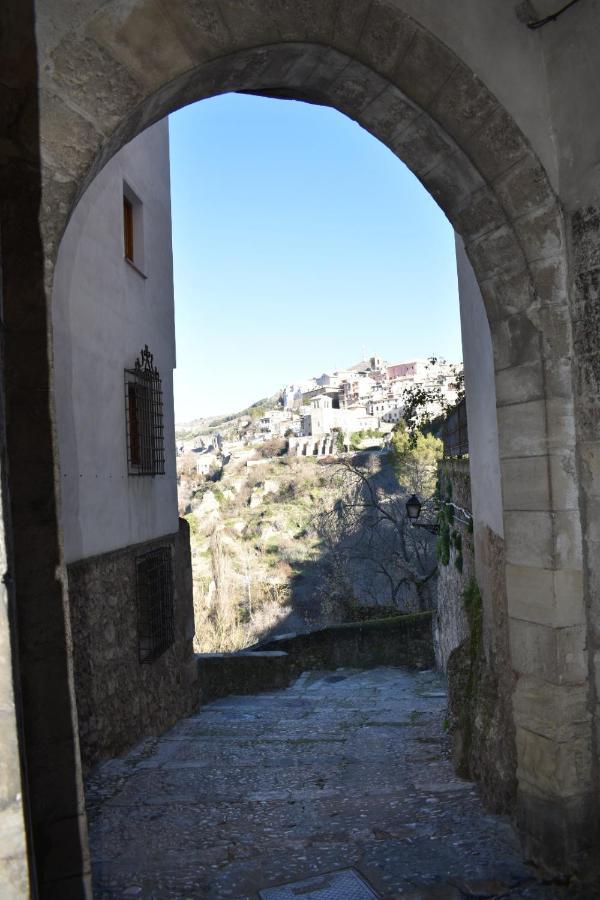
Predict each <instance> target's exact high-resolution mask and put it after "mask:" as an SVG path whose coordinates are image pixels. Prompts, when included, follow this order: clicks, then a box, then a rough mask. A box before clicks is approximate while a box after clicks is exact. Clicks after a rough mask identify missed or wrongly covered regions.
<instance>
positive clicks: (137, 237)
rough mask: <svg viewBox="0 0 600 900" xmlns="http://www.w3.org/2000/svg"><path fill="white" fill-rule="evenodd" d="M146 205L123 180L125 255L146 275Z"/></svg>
mask: <svg viewBox="0 0 600 900" xmlns="http://www.w3.org/2000/svg"><path fill="white" fill-rule="evenodd" d="M143 213H144V205H143V203H142V201H141V200H140V198H139V197H138V196H137V194H136V193H135V191H133V190H132V189H131V188H130V187H129V185H128V184H126V183H125V182H123V256H124V257H125V259H126V260H127V262H128V263H130V264H131V265H132V266H133V267H134V268H135V269H137V271H138V273H139V274H140V275H143V276H144V277H146V276H145V274H144V215H143Z"/></svg>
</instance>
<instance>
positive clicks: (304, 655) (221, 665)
mask: <svg viewBox="0 0 600 900" xmlns="http://www.w3.org/2000/svg"><path fill="white" fill-rule="evenodd" d="M196 659H197V661H198V673H199V683H200V697H201V699H202V702H203V703H208V702H210V701H211V700H214V699H216V698H217V697H225V696H227V695H228V694H254V693H258V692H259V691H270V690H271V691H272V690H276V689H278V688H282V687H286V686H287V685H288V684H290V683H291V682H292V681H293V680H294V679H295V678H297V677H298V676H299V675H300V674H301V673H302V672H306V671H309V670H312V669H316V670H318V669H337V668H342V667H346V666H349V667H350V668H364V669H370V668H374V667H376V666H402V667H406V668H410V669H429V668H431V667H432V665H433V661H434V655H433V647H432V641H431V613H430V612H424V613H410V614H409V615H404V616H394V617H392V618H388V619H377V620H372V621H370V622H348V623H347V624H345V625H338V626H335V627H328V628H320V629H319V630H317V631H311V632H307V633H304V634H291V635H282V636H281V638H274V639H273V640H269V641H262V642H261V643H259V644H257V645H256V646H255V647H254V648H253V649H250V650H244V651H241V652H239V653H201V654H198V655H197V656H196Z"/></svg>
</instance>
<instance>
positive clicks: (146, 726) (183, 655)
mask: <svg viewBox="0 0 600 900" xmlns="http://www.w3.org/2000/svg"><path fill="white" fill-rule="evenodd" d="M159 546H160V547H164V546H170V547H171V548H172V554H173V557H172V565H173V574H174V588H175V590H174V608H175V642H174V643H173V645H172V646H171V647H170V648H169V649H168V650H166V651H165V652H164V653H163V654H162V656H160V657H158V659H155V660H153V661H152V662H147V663H140V662H139V661H138V630H137V607H136V568H135V560H136V557H137V556H139V555H141V554H142V553H146V552H147V551H149V550H152V549H154V548H155V547H159ZM68 575H69V596H70V600H71V618H72V627H73V653H74V663H75V690H76V699H77V711H78V715H79V739H80V746H81V757H82V763H83V765H84V767H85V768H86V769H89V767H90V766H92V765H93V764H94V763H96V762H99V761H100V760H102V759H106V758H108V757H111V756H117V755H118V754H120V753H122V752H123V751H124V750H126V749H127V748H128V747H130V746H131V745H132V744H133V743H135V741H137V740H140V739H141V738H143V737H146V736H147V735H150V734H159V733H160V732H162V731H164V730H165V729H166V728H168V727H169V726H170V725H172V724H173V723H174V722H176V721H177V719H179V718H181V716H184V715H187V714H188V713H189V712H190V711H191V710H192V709H193V708H194V706H195V705H196V704H197V703H198V688H197V670H196V664H195V661H194V655H193V651H192V638H193V635H194V612H193V601H192V568H191V556H190V544H189V526H188V524H187V522H185V520H183V519H182V520H181V521H180V528H179V532H178V533H177V534H171V535H166V536H164V537H162V538H159V539H158V540H154V541H150V542H146V543H144V544H139V545H137V546H135V547H128V548H125V549H121V550H117V551H115V552H113V553H108V554H104V555H102V556H97V557H93V558H91V559H86V560H82V561H81V562H78V563H73V564H72V565H70V566H69V567H68Z"/></svg>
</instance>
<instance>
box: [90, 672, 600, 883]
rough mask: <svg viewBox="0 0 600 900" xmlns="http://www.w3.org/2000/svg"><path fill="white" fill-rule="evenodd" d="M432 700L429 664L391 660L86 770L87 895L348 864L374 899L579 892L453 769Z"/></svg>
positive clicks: (247, 707) (229, 705)
mask: <svg viewBox="0 0 600 900" xmlns="http://www.w3.org/2000/svg"><path fill="white" fill-rule="evenodd" d="M444 708H445V697H444V692H443V689H442V687H441V685H440V682H439V680H438V678H437V676H436V675H435V674H434V673H433V672H424V673H416V672H408V671H404V670H401V669H389V668H380V669H375V670H371V671H366V672H364V671H361V672H357V671H354V670H348V669H344V670H338V671H337V672H335V673H331V672H329V673H324V672H321V673H306V674H304V675H303V676H302V677H301V678H300V679H299V680H298V681H297V682H296V683H295V684H294V685H293V686H292V687H290V688H288V689H287V690H283V691H278V692H274V693H270V694H260V695H256V696H248V697H228V698H226V699H223V700H219V701H217V702H215V703H212V704H210V705H208V706H205V707H204V708H202V709H201V710H200V711H199V712H198V713H197V714H196V715H193V716H190V717H189V718H187V719H183V720H182V721H181V722H179V723H178V724H177V725H176V726H175V727H174V728H172V729H171V730H170V731H169V732H167V733H166V734H165V735H163V736H162V737H161V738H158V739H150V740H147V741H144V742H143V743H142V744H140V745H139V746H138V747H136V748H135V749H134V750H133V751H132V752H131V753H129V754H128V755H127V756H125V757H122V758H119V759H115V760H111V761H110V762H108V763H105V764H104V765H102V766H100V767H99V768H98V769H97V770H96V771H95V772H94V773H93V775H92V776H91V777H90V778H89V780H88V784H87V799H88V808H89V817H90V839H91V846H92V858H93V871H94V888H95V896H96V897H101V898H129V897H134V898H135V897H140V898H157V900H158V898H196V897H205V898H215V900H216V898H230V897H231V898H234V897H235V898H242V897H244V898H250V897H252V898H257V897H258V896H259V894H258V892H259V891H261V890H265V889H267V888H270V887H273V886H275V885H281V884H286V883H290V882H296V881H300V880H303V879H306V878H308V877H309V876H313V875H320V874H323V873H328V872H332V871H336V870H341V869H348V868H354V870H355V871H356V872H357V873H359V874H360V875H361V876H362V878H364V879H365V880H366V881H367V882H368V883H369V884H370V885H371V887H372V888H373V890H374V891H375V892H376V893H377V895H379V896H380V897H382V898H395V897H402V898H412V900H417V898H430V900H458V898H462V897H503V898H516V897H529V898H536V900H541V898H544V900H545V898H555V897H556V898H558V897H561V898H562V897H564V896H569V897H571V896H575V895H574V894H571V893H568V894H567V893H566V889H560V888H558V887H555V886H552V885H550V884H542V883H540V882H538V881H536V878H535V874H534V872H533V871H532V870H531V869H529V868H528V867H527V866H525V865H524V864H523V863H522V862H521V856H520V852H519V847H518V843H517V841H516V839H515V837H514V835H513V833H512V830H511V828H510V826H509V824H508V823H507V822H506V821H505V820H504V819H502V818H500V817H498V816H493V815H490V814H488V813H486V812H485V810H484V809H483V807H482V806H481V803H480V802H479V800H478V797H477V794H476V791H475V789H474V787H473V785H472V784H471V783H469V782H465V781H461V780H460V779H459V778H457V777H456V776H455V775H454V773H453V770H452V766H451V764H450V762H449V760H448V758H447V739H446V737H445V734H444V730H443V716H444ZM269 896H271V895H270V894H269ZM288 896H290V897H291V896H294V897H312V898H314V900H319V898H320V897H322V896H324V895H323V894H322V893H318V892H317V891H316V888H315V889H313V890H312V892H310V891H309V892H308V893H305V892H302V891H301V892H300V893H298V892H297V891H296V892H295V893H294V892H293V891H290V892H289V893H288ZM331 896H333V895H331ZM335 896H336V897H337V898H338V900H347V897H344V896H342V895H341V894H339V893H338V894H337V895H335ZM582 896H583V895H582ZM586 896H588V895H586Z"/></svg>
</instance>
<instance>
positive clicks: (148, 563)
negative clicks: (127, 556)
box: [136, 547, 175, 663]
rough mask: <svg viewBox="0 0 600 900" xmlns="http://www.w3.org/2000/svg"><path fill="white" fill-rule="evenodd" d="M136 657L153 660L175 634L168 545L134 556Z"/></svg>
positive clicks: (171, 571) (168, 645) (143, 660)
mask: <svg viewBox="0 0 600 900" xmlns="http://www.w3.org/2000/svg"><path fill="white" fill-rule="evenodd" d="M136 600H137V619H138V648H139V661H140V662H141V663H144V662H152V661H153V660H155V659H157V658H158V657H159V656H161V655H162V654H163V653H164V652H165V650H168V648H169V647H170V646H171V645H172V643H173V641H174V634H175V615H174V607H173V567H172V562H171V549H170V547H158V548H157V549H156V550H151V551H150V552H149V553H144V554H143V555H142V556H138V557H137V559H136Z"/></svg>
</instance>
